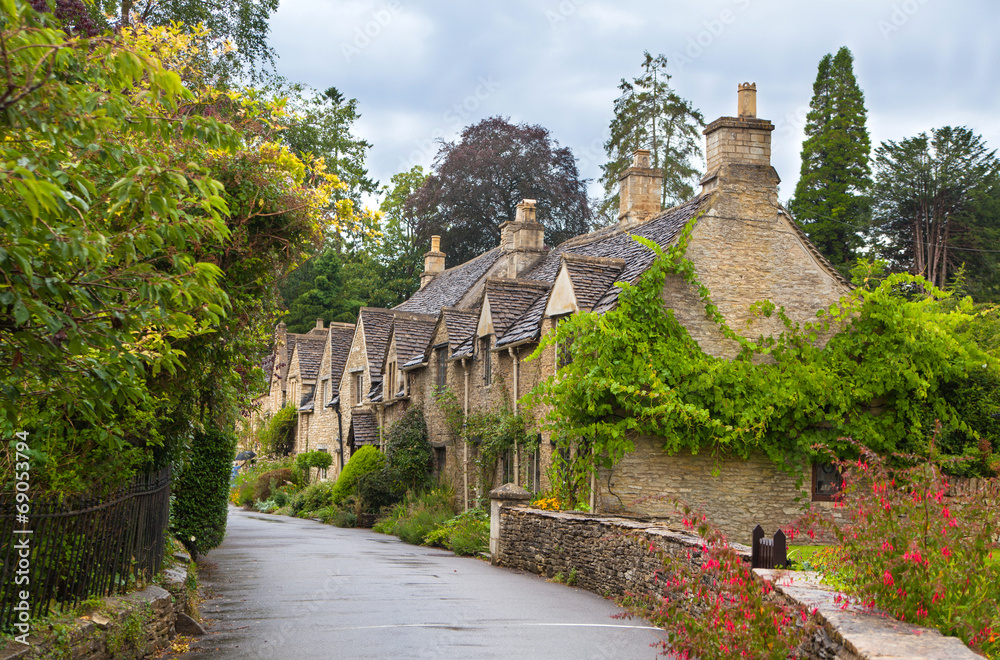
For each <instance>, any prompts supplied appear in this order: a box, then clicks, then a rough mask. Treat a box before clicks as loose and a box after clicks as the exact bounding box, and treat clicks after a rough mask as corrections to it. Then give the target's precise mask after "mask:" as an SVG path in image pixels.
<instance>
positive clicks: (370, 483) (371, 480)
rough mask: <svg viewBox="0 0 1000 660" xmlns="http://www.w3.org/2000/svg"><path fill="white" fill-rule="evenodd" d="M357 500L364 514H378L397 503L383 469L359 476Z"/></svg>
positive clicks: (397, 499) (397, 498)
mask: <svg viewBox="0 0 1000 660" xmlns="http://www.w3.org/2000/svg"><path fill="white" fill-rule="evenodd" d="M357 490H358V500H359V503H360V505H361V510H362V511H363V512H365V513H375V514H377V513H380V512H381V511H382V509H384V508H386V507H388V506H392V505H393V504H395V503H396V502H398V501H399V499H400V498H399V496H397V495H396V493H395V491H393V489H392V483H391V482H390V481H389V475H388V474H386V471H385V470H384V469H382V470H375V471H374V472H369V473H367V474H363V475H361V477H360V478H358V483H357Z"/></svg>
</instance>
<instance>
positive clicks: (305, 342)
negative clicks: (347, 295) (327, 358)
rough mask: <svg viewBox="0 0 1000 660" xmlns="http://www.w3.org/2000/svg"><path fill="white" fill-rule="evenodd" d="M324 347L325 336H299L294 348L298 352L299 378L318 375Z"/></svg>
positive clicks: (313, 377)
mask: <svg viewBox="0 0 1000 660" xmlns="http://www.w3.org/2000/svg"><path fill="white" fill-rule="evenodd" d="M325 348H326V337H317V336H307V337H299V340H298V342H297V343H296V350H297V351H298V353H299V378H302V379H306V378H312V379H315V378H316V377H317V376H318V375H319V366H320V363H322V362H323V349H325ZM289 355H291V353H289Z"/></svg>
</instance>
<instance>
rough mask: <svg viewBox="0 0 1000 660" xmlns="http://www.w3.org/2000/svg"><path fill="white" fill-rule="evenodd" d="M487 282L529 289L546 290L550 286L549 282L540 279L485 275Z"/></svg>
mask: <svg viewBox="0 0 1000 660" xmlns="http://www.w3.org/2000/svg"><path fill="white" fill-rule="evenodd" d="M486 283H487V284H499V285H502V286H507V285H510V286H518V287H528V288H529V289H540V290H542V291H548V290H549V288H550V287H551V286H552V285H551V283H549V282H544V281H542V280H529V279H527V278H517V277H487V278H486Z"/></svg>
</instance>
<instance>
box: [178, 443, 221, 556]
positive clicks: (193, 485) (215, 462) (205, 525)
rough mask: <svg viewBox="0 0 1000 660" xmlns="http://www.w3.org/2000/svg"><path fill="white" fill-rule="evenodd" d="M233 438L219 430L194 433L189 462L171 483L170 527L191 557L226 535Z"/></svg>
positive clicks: (212, 545) (219, 541)
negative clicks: (171, 508) (172, 501)
mask: <svg viewBox="0 0 1000 660" xmlns="http://www.w3.org/2000/svg"><path fill="white" fill-rule="evenodd" d="M235 455H236V435H235V434H233V433H227V432H224V431H221V430H219V429H210V430H208V431H206V432H205V433H195V434H194V438H193V440H192V441H191V460H190V462H189V463H188V464H187V465H185V466H184V468H183V469H182V470H181V473H180V475H178V477H177V478H176V479H175V481H174V491H175V493H176V496H177V497H176V499H175V500H174V506H173V511H172V512H171V513H172V516H171V517H172V520H171V528H172V531H173V533H174V535H175V536H177V538H178V540H179V541H180V542H181V543H183V544H184V547H185V548H187V551H188V552H189V553H191V558H192V559H194V558H196V557H197V556H198V555H199V554H202V553H205V552H208V551H209V550H211V549H212V548H214V547H216V546H218V545H219V544H220V543H222V538H223V537H224V536H225V534H226V515H227V513H228V511H227V508H228V502H229V475H230V473H231V472H232V463H233V457H234V456H235Z"/></svg>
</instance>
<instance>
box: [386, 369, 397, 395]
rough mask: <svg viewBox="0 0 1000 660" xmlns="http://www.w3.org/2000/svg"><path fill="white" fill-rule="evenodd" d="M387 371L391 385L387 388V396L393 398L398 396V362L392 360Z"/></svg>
mask: <svg viewBox="0 0 1000 660" xmlns="http://www.w3.org/2000/svg"><path fill="white" fill-rule="evenodd" d="M386 371H387V372H388V376H389V387H387V388H385V398H386V399H391V398H393V397H395V396H396V363H395V362H390V363H389V367H388V369H386Z"/></svg>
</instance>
